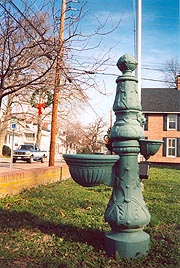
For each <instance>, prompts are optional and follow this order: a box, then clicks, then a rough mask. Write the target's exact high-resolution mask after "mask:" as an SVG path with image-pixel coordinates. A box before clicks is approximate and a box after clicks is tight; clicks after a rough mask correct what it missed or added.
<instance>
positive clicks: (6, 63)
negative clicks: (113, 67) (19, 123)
mask: <svg viewBox="0 0 180 268" xmlns="http://www.w3.org/2000/svg"><path fill="white" fill-rule="evenodd" d="M22 2H23V3H24V5H23V7H22V6H21V10H19V9H18V8H17V6H15V5H14V4H13V2H12V1H8V2H7V1H4V4H2V3H0V11H1V13H0V37H1V38H0V67H1V70H0V75H1V77H0V106H1V108H2V109H3V105H2V100H6V96H9V95H12V96H16V102H17V94H18V96H19V97H20V96H23V102H24V99H27V101H28V100H30V98H31V94H32V93H33V91H35V90H36V89H37V88H38V89H39V90H40V91H42V92H44V91H45V90H46V89H45V88H48V89H47V90H48V91H52V90H53V87H54V74H55V62H56V59H57V55H58V54H57V52H58V49H59V48H58V46H59V40H58V31H59V25H58V24H57V14H58V13H57V9H56V8H55V6H53V4H54V3H55V2H54V1H52V2H50V1H43V3H42V6H41V8H40V9H39V12H38V14H37V13H35V12H34V11H33V5H32V3H33V1H30V2H29V3H28V4H27V2H26V1H22ZM5 3H6V4H5ZM50 3H52V5H51V4H50ZM67 4H68V5H67V9H66V13H67V16H66V22H65V29H64V31H65V32H66V35H65V38H64V40H63V44H62V46H63V55H62V61H61V72H62V77H61V83H60V84H59V93H60V94H59V108H58V113H59V114H61V116H63V115H67V114H68V113H69V111H70V110H69V109H70V108H71V107H73V109H72V110H73V111H74V107H75V105H76V104H78V106H80V103H83V102H84V103H85V102H87V100H88V97H87V94H86V89H88V88H92V89H96V90H98V91H99V92H101V93H103V94H105V90H104V89H102V88H99V85H98V83H97V82H96V80H95V73H96V71H97V70H99V69H100V68H101V69H102V68H103V67H102V66H103V63H104V62H106V61H107V60H108V59H109V51H110V49H108V51H106V53H102V54H101V55H100V56H99V57H96V58H94V59H93V63H90V64H88V65H87V64H86V63H85V62H84V59H81V58H80V57H79V55H80V53H81V52H85V51H86V52H87V53H89V51H90V50H91V51H93V50H94V49H97V48H99V46H100V44H101V39H102V37H103V36H105V35H107V34H108V33H111V32H112V31H113V30H114V29H115V28H116V27H117V26H118V25H119V23H120V21H119V22H118V24H117V25H116V26H115V27H113V26H112V27H109V30H108V31H103V29H104V27H105V25H106V24H109V21H108V18H107V20H105V21H104V22H103V23H102V22H100V21H99V20H98V19H97V28H96V29H95V30H94V32H93V33H91V34H88V35H84V34H83V33H82V31H81V30H79V25H80V23H81V21H82V20H83V19H84V18H85V16H86V12H85V13H84V7H85V4H86V2H84V1H83V3H82V6H81V7H80V8H79V12H78V13H77V14H76V16H75V17H71V16H69V15H68V12H69V10H70V9H71V8H70V4H71V1H67ZM47 7H48V12H47ZM97 36H99V37H100V38H98V41H97V42H96V45H93V46H89V41H90V39H93V38H94V37H97ZM29 92H31V94H30V93H29ZM24 93H25V94H24ZM12 103H13V102H11V104H12ZM19 104H20V105H21V106H22V103H19ZM76 106H77V105H76ZM60 107H61V109H60ZM67 111H68V112H67ZM4 114H5V113H4ZM40 124H41V122H40V121H39V126H40ZM1 128H3V126H2V125H1ZM40 129H41V127H40V128H39V131H40Z"/></svg>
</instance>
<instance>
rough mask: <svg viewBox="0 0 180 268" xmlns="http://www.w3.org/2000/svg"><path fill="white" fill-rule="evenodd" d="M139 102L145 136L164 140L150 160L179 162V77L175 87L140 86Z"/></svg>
mask: <svg viewBox="0 0 180 268" xmlns="http://www.w3.org/2000/svg"><path fill="white" fill-rule="evenodd" d="M141 104H142V110H143V113H144V115H145V117H146V124H145V136H146V138H148V139H153V140H163V141H164V143H163V145H162V146H161V148H160V150H159V152H158V153H157V154H156V155H154V156H152V157H151V158H150V161H151V162H156V163H173V164H180V77H177V88H142V91H141Z"/></svg>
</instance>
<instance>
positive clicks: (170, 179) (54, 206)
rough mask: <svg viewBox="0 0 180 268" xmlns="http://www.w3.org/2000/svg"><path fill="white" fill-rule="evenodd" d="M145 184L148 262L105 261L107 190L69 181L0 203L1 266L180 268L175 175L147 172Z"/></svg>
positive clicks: (179, 194)
mask: <svg viewBox="0 0 180 268" xmlns="http://www.w3.org/2000/svg"><path fill="white" fill-rule="evenodd" d="M144 185H145V190H144V193H143V194H144V199H145V201H146V204H147V206H148V207H149V210H150V213H151V223H150V225H149V226H147V227H146V229H145V231H146V232H148V233H149V234H150V236H151V250H150V252H149V254H148V256H147V257H144V258H142V259H137V260H126V259H121V260H118V262H117V261H115V260H114V259H111V258H108V257H106V255H105V251H104V232H105V231H107V230H109V226H108V224H107V223H105V222H104V218H103V216H104V211H105V208H106V205H107V202H108V200H109V198H110V195H111V190H112V189H111V188H110V187H107V186H98V187H93V188H83V187H81V186H79V185H78V184H76V183H74V182H73V181H72V180H71V179H68V180H66V181H62V182H61V183H54V184H51V185H49V186H42V187H39V188H37V189H32V190H30V191H24V192H23V193H22V194H19V195H16V196H12V197H7V198H4V199H0V267H1V268H9V267H13V268H14V267H15V268H18V267H21V268H29V267H33V268H36V267H41V268H45V267H51V268H56V267H59V268H80V267H82V268H125V267H126V268H137V267H139V268H143V267H144V268H161V267H162V268H164V267H172V268H180V170H175V169H166V168H162V169H160V168H159V169H158V168H151V169H150V178H149V179H148V180H146V181H144Z"/></svg>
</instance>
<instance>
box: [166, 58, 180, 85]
mask: <svg viewBox="0 0 180 268" xmlns="http://www.w3.org/2000/svg"><path fill="white" fill-rule="evenodd" d="M179 74H180V63H179V62H178V60H177V59H171V60H169V61H168V62H167V69H166V71H165V78H166V81H167V85H168V87H170V88H171V87H176V78H177V75H179Z"/></svg>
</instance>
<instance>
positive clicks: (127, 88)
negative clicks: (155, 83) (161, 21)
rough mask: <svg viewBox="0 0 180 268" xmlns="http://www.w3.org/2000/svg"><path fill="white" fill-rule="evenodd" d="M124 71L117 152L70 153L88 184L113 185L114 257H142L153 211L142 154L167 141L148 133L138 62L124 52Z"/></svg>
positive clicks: (108, 239)
mask: <svg viewBox="0 0 180 268" xmlns="http://www.w3.org/2000/svg"><path fill="white" fill-rule="evenodd" d="M117 66H118V68H119V69H120V71H121V72H122V73H123V75H121V76H119V77H118V78H117V80H116V82H117V89H116V96H115V101H114V105H113V110H114V112H115V115H116V121H115V123H114V125H113V127H112V129H111V131H110V134H109V142H108V146H109V147H111V148H112V151H113V153H114V154H113V155H85V154H79V155H68V154H66V155H64V159H65V161H66V163H67V164H68V166H69V170H70V173H71V176H72V178H73V179H74V180H75V181H76V182H77V183H79V184H80V185H82V186H85V187H89V186H96V185H99V184H101V183H102V184H105V185H109V186H111V187H113V191H112V195H111V198H110V200H109V203H108V205H107V208H106V210H105V215H104V218H105V221H107V222H108V223H109V225H110V227H111V231H109V232H107V233H106V234H105V249H106V252H107V254H108V255H109V256H112V257H115V258H118V257H125V258H138V257H141V256H145V255H147V254H148V252H149V247H150V236H149V235H148V234H147V233H146V232H145V231H144V230H143V229H144V227H145V226H146V225H147V224H149V222H150V213H149V211H148V208H147V207H146V204H145V202H144V199H143V195H142V191H141V184H140V179H139V165H138V154H139V153H140V152H141V154H143V155H144V157H145V158H146V159H148V158H149V157H150V156H151V155H154V154H155V153H156V152H157V151H158V149H159V148H160V146H161V144H162V141H156V140H147V139H145V138H144V130H143V125H144V123H145V118H144V116H143V114H142V108H141V104H140V101H139V98H138V92H137V82H138V81H137V78H136V77H135V76H134V75H133V74H132V72H133V71H134V70H135V69H136V67H137V61H136V59H135V58H134V57H132V56H130V55H127V54H125V55H123V56H122V57H121V58H120V59H119V60H118V63H117Z"/></svg>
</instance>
